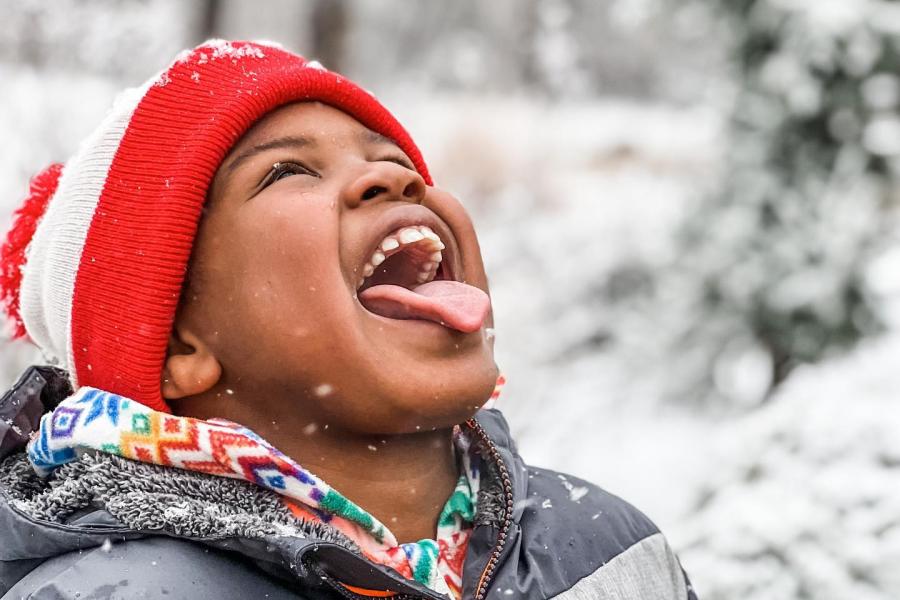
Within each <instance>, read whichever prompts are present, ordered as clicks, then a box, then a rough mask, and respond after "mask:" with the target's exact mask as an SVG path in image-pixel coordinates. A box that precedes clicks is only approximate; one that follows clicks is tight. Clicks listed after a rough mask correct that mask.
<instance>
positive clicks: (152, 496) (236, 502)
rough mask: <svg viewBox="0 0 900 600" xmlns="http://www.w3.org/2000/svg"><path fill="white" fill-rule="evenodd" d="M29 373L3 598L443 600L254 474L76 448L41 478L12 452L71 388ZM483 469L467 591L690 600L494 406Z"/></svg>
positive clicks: (1, 526) (672, 570)
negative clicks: (519, 437)
mask: <svg viewBox="0 0 900 600" xmlns="http://www.w3.org/2000/svg"><path fill="white" fill-rule="evenodd" d="M60 377H61V373H59V372H58V371H56V370H54V369H51V368H47V367H36V368H32V369H29V371H27V372H26V373H25V374H24V375H23V377H22V378H21V379H20V380H19V382H18V383H17V384H16V385H15V386H14V387H13V388H12V389H11V390H10V391H9V392H7V394H5V395H4V396H3V397H2V398H0V599H2V600H11V599H16V600H18V599H20V598H35V599H41V598H54V599H70V598H71V599H73V600H74V599H75V598H78V599H80V600H83V599H86V598H168V599H177V598H217V599H219V598H222V599H229V598H273V599H281V598H308V599H313V600H318V599H324V598H342V597H343V598H346V597H351V598H355V597H363V596H358V595H355V594H353V593H351V592H349V591H347V589H346V588H345V587H344V586H343V585H342V584H348V585H351V586H356V587H361V588H366V589H370V590H379V589H380V590H392V591H394V592H397V593H398V596H395V598H401V597H402V598H431V599H433V600H439V599H441V598H445V597H444V596H441V595H438V594H437V593H435V592H433V591H431V590H429V589H427V588H425V587H423V586H421V585H419V584H417V583H416V582H413V581H409V580H406V579H404V578H403V577H401V576H399V575H398V574H397V573H396V572H394V571H392V570H391V569H388V568H386V567H383V566H381V565H376V564H374V563H371V562H370V561H368V560H366V559H365V558H363V557H362V556H361V554H360V552H359V550H358V548H356V547H355V544H353V542H352V541H350V540H349V539H347V538H345V537H344V536H342V535H341V534H340V533H338V532H336V531H335V530H333V529H331V528H329V527H327V526H324V525H321V524H314V523H307V522H303V521H298V520H296V519H295V518H293V516H292V515H291V514H290V513H289V512H287V509H285V508H284V505H283V504H282V503H281V502H279V501H277V497H275V496H274V494H273V493H272V492H269V491H267V490H264V489H262V488H259V487H257V486H255V485H253V484H251V483H248V482H244V481H238V480H233V479H226V478H221V477H213V476H209V475H204V474H201V473H193V472H188V471H181V470H178V469H171V468H166V467H159V466H155V465H148V464H143V463H136V462H133V461H128V460H125V459H122V458H119V457H117V456H112V455H105V454H99V453H98V454H86V455H84V456H82V457H81V458H80V459H79V460H78V461H75V462H73V463H70V464H68V465H65V466H63V467H60V468H59V469H57V471H56V472H54V474H53V475H52V476H51V477H50V479H49V480H42V479H40V478H38V477H37V476H36V475H35V474H34V472H33V470H32V469H31V468H30V464H29V463H28V461H27V459H26V457H25V455H24V452H23V451H22V448H23V446H24V443H25V442H26V441H27V439H28V434H29V432H30V431H32V430H33V429H34V428H35V427H36V426H37V424H38V420H39V417H40V415H41V414H42V413H43V412H45V411H46V410H49V409H51V408H52V407H53V406H55V404H56V403H57V402H58V401H59V400H60V399H61V398H62V397H64V396H65V394H67V393H68V390H67V388H66V386H65V385H64V384H63V383H61V379H60ZM470 427H471V430H472V433H473V434H474V435H475V436H477V438H478V440H479V443H480V448H481V450H482V451H483V453H484V455H485V457H486V458H488V459H489V460H488V461H487V465H488V468H487V469H485V471H484V472H483V473H482V485H481V491H480V493H479V497H478V510H477V513H476V522H475V528H474V530H473V532H472V536H471V538H470V542H469V549H468V553H467V556H466V561H465V565H464V569H463V581H464V586H463V597H464V598H466V599H472V598H476V599H478V600H484V599H485V598H496V597H510V598H562V599H571V600H576V599H577V600H583V599H595V598H596V599H601V598H603V599H606V598H609V599H622V600H624V599H626V598H627V599H636V598H648V599H650V598H652V599H654V600H669V599H672V600H676V599H677V600H686V599H687V600H694V599H695V596H694V593H693V591H692V590H691V588H690V584H689V583H688V582H687V578H686V576H685V575H684V573H683V572H682V570H681V567H680V565H679V564H678V560H677V559H676V557H675V555H674V553H673V552H672V550H671V549H670V548H669V546H668V544H667V543H666V540H665V538H664V537H663V536H662V534H661V533H660V532H659V531H658V529H657V528H656V527H655V526H654V525H653V523H652V522H650V520H649V519H647V518H646V517H645V516H644V515H643V514H641V513H640V512H639V511H637V510H636V509H635V508H633V507H632V506H630V505H629V504H627V503H626V502H624V501H623V500H621V499H619V498H617V497H615V496H613V495H611V494H608V493H606V492H604V491H603V490H601V489H600V488H598V487H596V486H594V485H592V484H589V483H587V482H584V481H582V480H580V479H577V478H574V477H570V476H566V475H561V474H558V473H555V472H552V471H548V470H544V469H537V468H532V467H528V466H526V465H525V464H524V463H523V461H522V459H521V458H520V457H519V455H518V453H517V452H516V449H515V444H514V443H513V442H512V439H511V438H510V435H509V429H508V427H507V424H506V422H505V420H504V419H503V417H502V415H501V414H500V413H499V412H497V411H493V410H491V411H481V412H480V413H479V414H478V415H477V416H476V419H475V420H474V421H473V422H472V423H471V424H470Z"/></svg>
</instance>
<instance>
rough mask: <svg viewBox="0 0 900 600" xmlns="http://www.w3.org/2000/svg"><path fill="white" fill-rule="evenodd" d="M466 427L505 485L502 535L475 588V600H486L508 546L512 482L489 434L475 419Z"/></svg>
mask: <svg viewBox="0 0 900 600" xmlns="http://www.w3.org/2000/svg"><path fill="white" fill-rule="evenodd" d="M466 425H467V426H469V428H471V429H472V430H473V431H474V432H475V434H476V435H477V436H478V438H479V440H480V441H481V443H482V447H483V448H484V449H485V450H487V452H488V454H489V455H490V457H491V459H492V460H493V461H494V463H495V464H496V465H497V470H498V471H499V472H500V480H501V482H502V483H503V494H504V496H505V499H506V510H505V511H504V514H503V522H502V523H501V524H500V533H499V534H498V535H497V542H496V543H495V544H494V549H493V550H492V551H491V555H490V558H488V561H487V564H485V566H484V570H482V571H481V577H479V578H478V585H477V586H476V587H475V600H484V598H485V596H486V595H487V591H488V588H489V587H490V585H491V581H492V580H493V578H494V574H495V572H496V570H497V565H498V563H499V562H500V555H501V554H503V547H504V546H505V545H506V539H507V535H508V534H509V528H510V526H511V525H512V512H513V493H512V480H511V479H510V477H509V471H508V470H507V468H506V463H504V462H503V459H502V458H501V457H500V451H499V450H497V446H496V445H495V444H494V442H493V441H492V440H491V438H490V437H488V434H487V432H485V430H484V428H483V427H482V426H481V424H480V423H479V422H478V421H476V420H475V419H474V418H473V419H469V420H468V421H466Z"/></svg>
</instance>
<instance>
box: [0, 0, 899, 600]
mask: <svg viewBox="0 0 900 600" xmlns="http://www.w3.org/2000/svg"><path fill="white" fill-rule="evenodd" d="M0 23H3V28H2V31H0V82H2V84H3V93H2V95H0V136H2V139H3V157H4V159H3V160H2V161H0V203H2V206H0V208H2V214H3V219H5V220H4V221H3V222H2V223H0V224H2V225H3V226H4V227H5V226H6V225H8V215H9V214H10V212H11V211H12V209H13V207H14V206H16V205H17V202H18V201H19V199H20V198H21V197H22V196H23V194H24V192H25V189H26V185H27V181H28V178H29V176H30V175H32V174H33V173H35V172H36V171H37V170H38V169H40V168H41V167H43V166H44V165H46V164H47V163H49V162H50V161H52V160H60V159H64V158H66V157H67V156H69V155H70V154H71V153H72V152H73V151H74V149H75V148H76V146H77V144H78V142H79V140H80V139H81V138H83V137H84V136H85V135H86V134H87V133H88V132H89V131H90V130H91V129H92V128H93V127H94V126H95V125H96V124H97V123H99V121H100V119H101V117H102V115H103V114H104V112H105V110H106V109H107V107H108V106H109V104H110V102H111V100H112V98H113V96H114V94H115V93H116V92H117V91H118V90H120V89H121V88H123V87H125V86H129V85H136V84H138V83H140V82H142V81H143V80H144V79H146V78H147V77H148V76H150V75H152V74H153V73H154V72H156V71H158V70H159V69H161V68H163V67H164V66H165V65H166V64H167V63H168V62H169V60H170V59H171V58H172V57H174V55H175V54H176V53H177V51H178V50H180V49H182V48H184V47H187V46H190V45H194V44H195V43H197V42H199V41H202V40H203V39H206V38H208V37H231V38H255V39H258V38H263V39H271V40H277V41H280V42H282V43H283V44H285V45H286V46H287V47H289V48H291V49H293V50H296V51H299V52H301V53H303V54H305V55H307V56H310V57H314V58H318V59H319V60H320V61H321V62H323V63H324V64H325V65H326V66H328V67H329V68H332V69H334V70H337V71H341V72H344V73H346V74H347V75H349V76H350V77H351V78H354V79H356V80H358V81H359V82H360V83H362V84H363V85H364V86H365V87H367V88H369V89H371V90H372V91H374V92H375V93H376V95H378V96H379V97H380V98H381V99H382V100H383V101H384V102H385V103H386V104H387V105H388V106H389V107H391V108H392V109H393V110H394V111H395V112H396V113H397V114H398V116H399V117H400V119H401V121H403V122H404V123H405V124H406V125H407V126H408V128H409V129H410V130H411V131H412V133H413V136H414V137H415V138H416V139H417V141H418V142H419V144H420V145H421V146H422V148H423V151H424V153H425V156H426V157H427V158H428V160H429V162H430V164H431V167H432V170H433V173H434V175H435V179H436V181H437V182H438V183H439V184H440V185H442V186H443V187H445V188H448V189H449V190H451V191H453V192H455V193H456V194H457V195H458V196H459V197H461V198H462V199H464V201H465V203H466V204H467V206H468V207H469V208H470V210H471V212H472V213H473V215H474V218H475V220H476V223H477V225H478V227H479V231H480V234H481V240H482V244H483V249H484V254H485V259H486V261H487V263H488V269H489V274H490V275H491V282H492V291H493V297H494V305H495V314H496V320H497V354H498V362H499V363H500V365H501V367H502V368H503V369H504V371H505V373H506V374H507V377H508V380H509V383H508V385H507V387H506V389H505V391H504V396H503V398H502V399H501V402H500V407H501V408H502V409H503V410H504V412H505V413H506V414H507V415H508V417H509V419H510V421H511V423H512V425H513V428H514V430H515V432H516V434H517V437H518V439H519V443H520V447H521V450H522V452H523V454H524V455H525V456H526V458H527V459H528V460H529V461H531V462H533V463H536V464H539V465H543V466H550V467H555V468H558V469H563V470H566V471H570V472H573V473H575V474H577V475H580V476H582V477H584V478H587V479H590V480H592V481H595V482H597V483H599V484H600V485H602V486H604V487H606V488H607V489H609V490H611V491H613V492H615V493H617V494H619V495H622V496H624V497H626V498H627V499H629V500H630V501H632V502H633V503H634V504H636V505H637V506H638V507H640V508H641V509H643V510H644V511H645V512H647V513H648V514H650V515H651V516H652V517H653V518H654V519H655V520H656V521H657V522H658V523H659V524H660V525H661V527H662V528H663V529H664V530H666V531H667V533H668V535H669V537H670V538H671V540H672V542H673V544H674V545H675V546H676V548H677V550H678V551H679V553H680V554H681V558H682V561H683V563H684V565H685V567H686V568H687V570H688V571H689V572H690V573H691V575H692V578H693V580H694V583H695V586H696V588H697V590H698V592H699V593H700V595H701V597H702V598H704V599H706V600H713V599H726V598H742V599H751V600H782V599H801V598H815V599H817V600H831V599H834V600H837V599H841V600H844V599H847V598H855V599H863V600H870V599H871V600H876V599H877V600H888V599H896V598H898V597H900V485H898V481H900V408H898V406H897V399H895V398H893V394H894V393H897V390H900V224H898V203H900V112H898V106H900V78H898V74H900V2H894V1H884V0H493V1H491V2H478V1H477V0H467V1H456V2H452V3H451V2H442V3H438V2H431V3H424V2H420V3H410V2H404V1H403V0H318V1H315V0H308V1H304V2H300V1H293V2H292V1H287V0H281V1H276V0H265V1H263V0H256V1H254V2H240V1H238V0H204V1H195V2H184V1H179V0H152V1H151V0H145V1H130V2H129V1H124V0H103V1H100V0H97V1H75V0H57V1H55V2H52V3H49V2H42V1H40V0H28V1H25V0H20V1H18V2H4V3H0ZM0 352H2V355H0V376H2V378H3V383H4V384H5V383H9V382H12V380H13V379H14V378H15V376H16V375H17V374H18V372H19V370H20V369H21V368H22V367H23V366H24V365H25V364H27V363H29V362H31V361H33V360H36V358H38V357H36V356H35V353H34V351H33V350H31V349H29V348H28V347H27V346H25V345H23V344H5V345H3V347H2V348H0Z"/></svg>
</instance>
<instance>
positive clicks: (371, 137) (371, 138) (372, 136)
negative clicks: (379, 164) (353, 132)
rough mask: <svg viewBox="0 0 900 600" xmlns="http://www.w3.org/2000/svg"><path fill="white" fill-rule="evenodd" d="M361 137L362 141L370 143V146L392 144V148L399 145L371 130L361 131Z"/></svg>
mask: <svg viewBox="0 0 900 600" xmlns="http://www.w3.org/2000/svg"><path fill="white" fill-rule="evenodd" d="M359 137H360V138H361V139H362V141H364V142H369V143H370V144H390V145H391V146H396V145H397V142H395V141H394V140H392V139H391V138H389V137H387V136H384V135H381V134H380V133H378V132H377V131H372V130H371V129H367V130H365V131H361V132H360V133H359Z"/></svg>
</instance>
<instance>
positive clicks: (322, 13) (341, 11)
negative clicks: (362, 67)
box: [310, 0, 349, 71]
mask: <svg viewBox="0 0 900 600" xmlns="http://www.w3.org/2000/svg"><path fill="white" fill-rule="evenodd" d="M311 24H312V53H311V56H310V58H314V59H316V60H318V61H320V62H321V63H322V64H323V65H325V67H327V68H328V69H330V70H333V71H343V70H344V67H345V65H344V61H345V54H346V47H345V44H346V37H347V28H348V26H349V18H348V14H347V2H346V0H317V1H316V3H315V5H314V6H313V10H312V15H311Z"/></svg>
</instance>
